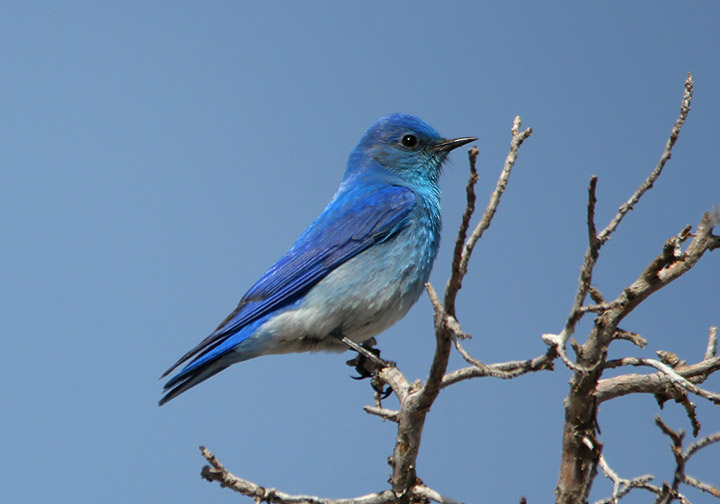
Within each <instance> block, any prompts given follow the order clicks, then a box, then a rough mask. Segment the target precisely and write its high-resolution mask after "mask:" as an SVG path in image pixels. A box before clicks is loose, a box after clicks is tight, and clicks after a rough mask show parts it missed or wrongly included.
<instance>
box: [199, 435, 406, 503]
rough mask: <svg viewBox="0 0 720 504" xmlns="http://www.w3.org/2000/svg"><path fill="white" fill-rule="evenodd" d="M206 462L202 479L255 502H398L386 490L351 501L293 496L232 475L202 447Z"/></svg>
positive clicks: (201, 450)
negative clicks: (216, 483)
mask: <svg viewBox="0 0 720 504" xmlns="http://www.w3.org/2000/svg"><path fill="white" fill-rule="evenodd" d="M200 452H201V453H202V455H203V457H205V460H207V461H208V463H209V464H210V465H209V466H204V467H203V468H202V473H201V474H202V477H203V478H205V479H206V480H208V481H210V482H213V481H217V482H218V483H220V486H222V487H227V488H230V489H232V490H234V491H235V492H238V493H240V494H242V495H247V496H248V497H251V498H253V499H254V500H255V502H257V503H260V502H268V503H273V504H391V503H395V502H396V498H395V493H394V492H392V491H390V490H386V491H384V492H380V493H375V494H368V495H363V496H362V497H355V498H350V499H326V498H322V497H315V496H312V495H291V494H288V493H285V492H281V491H279V490H276V489H274V488H266V487H262V486H260V485H258V484H256V483H253V482H252V481H248V480H246V479H243V478H239V477H238V476H235V475H234V474H232V473H230V472H229V471H228V470H227V469H225V466H223V465H222V464H221V463H220V461H219V460H218V459H217V458H216V457H215V455H213V454H212V452H210V450H208V449H207V448H205V447H204V446H201V447H200Z"/></svg>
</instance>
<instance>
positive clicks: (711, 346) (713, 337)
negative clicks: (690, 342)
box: [705, 326, 718, 360]
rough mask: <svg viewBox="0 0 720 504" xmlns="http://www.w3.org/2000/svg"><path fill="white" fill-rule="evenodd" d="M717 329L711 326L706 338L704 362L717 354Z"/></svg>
mask: <svg viewBox="0 0 720 504" xmlns="http://www.w3.org/2000/svg"><path fill="white" fill-rule="evenodd" d="M717 343H718V328H717V327H716V326H713V327H711V328H710V336H709V337H708V344H707V348H706V349H705V360H708V359H710V358H712V357H715V355H716V354H717Z"/></svg>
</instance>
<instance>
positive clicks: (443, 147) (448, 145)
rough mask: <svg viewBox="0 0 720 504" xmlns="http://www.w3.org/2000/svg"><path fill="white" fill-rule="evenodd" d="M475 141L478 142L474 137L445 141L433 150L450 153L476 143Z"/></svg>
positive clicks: (434, 146)
mask: <svg viewBox="0 0 720 504" xmlns="http://www.w3.org/2000/svg"><path fill="white" fill-rule="evenodd" d="M475 140H477V138H474V137H462V138H453V139H451V140H443V141H442V142H440V143H436V144H435V145H433V146H432V147H431V148H432V149H433V150H435V151H438V152H450V151H451V150H453V149H457V148H458V147H462V146H463V145H465V144H469V143H470V142H474V141H475Z"/></svg>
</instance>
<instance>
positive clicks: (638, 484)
mask: <svg viewBox="0 0 720 504" xmlns="http://www.w3.org/2000/svg"><path fill="white" fill-rule="evenodd" d="M585 444H586V445H587V446H588V448H590V449H593V445H592V442H591V441H590V440H589V439H587V438H585ZM598 465H599V466H600V469H601V470H602V472H603V474H604V475H605V477H606V478H608V479H609V480H610V481H612V482H613V493H612V495H611V496H610V497H608V498H605V499H602V500H599V501H597V502H596V503H595V504H615V503H617V502H618V501H619V500H620V499H622V498H623V497H625V496H626V495H627V494H628V493H630V491H631V490H632V489H634V488H642V489H645V490H649V491H651V492H653V493H656V494H657V493H660V491H661V490H660V488H659V487H656V486H654V485H650V484H649V482H650V481H652V480H653V479H654V478H655V477H654V476H653V475H652V474H644V475H642V476H637V477H635V478H632V479H626V478H621V477H620V476H618V474H617V473H616V472H615V471H613V470H612V468H611V467H610V465H609V464H608V463H607V461H606V460H605V457H603V455H602V453H600V454H599V456H598Z"/></svg>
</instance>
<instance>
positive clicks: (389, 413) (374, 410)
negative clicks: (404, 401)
mask: <svg viewBox="0 0 720 504" xmlns="http://www.w3.org/2000/svg"><path fill="white" fill-rule="evenodd" d="M363 409H364V410H365V411H366V412H367V413H369V414H371V415H376V416H379V417H380V418H382V419H383V420H390V421H391V422H395V423H397V422H398V418H399V416H400V412H399V411H397V410H390V409H385V408H378V407H376V406H363Z"/></svg>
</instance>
